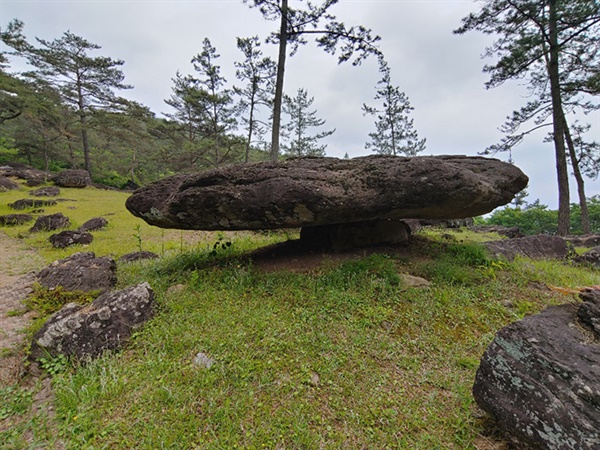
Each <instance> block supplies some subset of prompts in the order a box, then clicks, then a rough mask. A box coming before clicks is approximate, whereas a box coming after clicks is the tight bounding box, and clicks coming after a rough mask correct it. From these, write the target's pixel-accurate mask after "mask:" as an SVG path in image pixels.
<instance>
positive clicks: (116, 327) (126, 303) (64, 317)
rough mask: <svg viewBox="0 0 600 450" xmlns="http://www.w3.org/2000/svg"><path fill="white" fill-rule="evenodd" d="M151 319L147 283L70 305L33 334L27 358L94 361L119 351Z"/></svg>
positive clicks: (151, 293) (152, 299) (150, 294)
mask: <svg viewBox="0 0 600 450" xmlns="http://www.w3.org/2000/svg"><path fill="white" fill-rule="evenodd" d="M153 315H154V292H153V291H152V289H151V288H150V285H148V283H141V284H138V285H137V286H133V287H129V288H127V289H123V290H121V291H116V292H108V293H105V294H103V295H101V296H100V297H98V298H97V299H96V300H94V301H93V302H92V303H91V304H90V305H87V306H83V305H78V304H75V303H69V304H68V305H66V306H65V307H64V308H63V309H61V310H60V311H59V312H57V313H55V314H54V315H52V316H51V317H50V318H49V319H48V321H47V322H46V323H45V324H44V325H43V326H42V328H41V329H40V330H39V331H38V332H37V333H35V335H34V337H33V342H32V345H31V356H30V357H31V358H32V359H34V360H35V359H38V358H41V357H46V356H47V355H50V356H57V355H61V354H62V355H66V356H70V357H74V358H76V359H77V360H80V361H85V360H89V359H92V358H96V357H98V356H99V355H100V354H102V352H104V351H106V350H117V349H119V348H120V347H122V346H123V344H124V343H125V342H126V341H127V340H128V339H129V338H130V337H131V334H132V333H133V332H134V331H135V330H137V329H139V328H140V327H141V326H142V325H143V324H144V323H145V322H146V321H148V320H149V319H150V318H151V317H152V316H153Z"/></svg>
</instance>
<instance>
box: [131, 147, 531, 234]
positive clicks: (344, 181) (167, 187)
mask: <svg viewBox="0 0 600 450" xmlns="http://www.w3.org/2000/svg"><path fill="white" fill-rule="evenodd" d="M527 181H528V178H527V177H526V176H525V175H524V174H523V173H522V172H521V171H520V170H519V169H518V168H517V167H515V166H514V165H512V164H507V163H504V162H502V161H499V160H496V159H489V158H482V157H467V156H431V157H414V158H404V157H393V156H368V157H363V158H354V159H349V160H346V159H335V158H299V159H288V160H284V161H279V162H264V163H256V164H247V165H240V166H229V167H224V168H221V169H215V170H209V171H206V172H202V173H199V174H193V175H176V176H173V177H169V178H165V179H163V180H160V181H157V182H155V183H152V184H150V185H148V186H145V187H143V188H141V189H138V190H137V191H135V192H134V193H133V195H132V196H131V197H129V198H128V199H127V202H126V206H127V209H128V210H129V211H130V212H131V213H132V214H134V215H135V216H137V217H140V218H142V219H144V220H145V221H146V222H148V223H150V224H152V225H156V226H159V227H163V228H178V229H193V230H244V229H250V230H256V229H277V228H297V227H314V226H321V225H332V224H343V223H353V222H363V221H371V220H384V219H385V220H387V219H391V220H396V219H403V218H414V219H421V218H425V219H459V218H466V217H473V216H477V215H480V214H485V213H487V212H490V211H492V210H493V209H494V208H496V207H498V206H500V205H504V204H506V203H508V202H510V201H511V200H512V198H513V197H514V195H515V194H516V193H517V192H519V191H520V190H521V189H523V188H524V187H525V186H526V184H527Z"/></svg>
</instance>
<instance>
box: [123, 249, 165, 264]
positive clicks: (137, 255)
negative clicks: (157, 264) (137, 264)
mask: <svg viewBox="0 0 600 450" xmlns="http://www.w3.org/2000/svg"><path fill="white" fill-rule="evenodd" d="M157 258H158V255H157V254H156V253H154V252H149V251H141V252H132V253H126V254H125V255H123V256H121V257H120V258H119V262H134V261H141V260H143V259H157Z"/></svg>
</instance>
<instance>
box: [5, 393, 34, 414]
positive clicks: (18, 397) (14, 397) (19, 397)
mask: <svg viewBox="0 0 600 450" xmlns="http://www.w3.org/2000/svg"><path fill="white" fill-rule="evenodd" d="M32 402H33V393H32V392H30V391H28V390H26V389H22V388H19V387H16V386H7V387H1V386H0V420H4V419H7V418H9V417H10V416H14V415H18V414H24V413H26V412H27V411H29V408H30V407H31V403H32Z"/></svg>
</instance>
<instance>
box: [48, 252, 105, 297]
mask: <svg viewBox="0 0 600 450" xmlns="http://www.w3.org/2000/svg"><path fill="white" fill-rule="evenodd" d="M37 280H38V282H39V283H40V285H42V286H43V287H45V288H54V287H57V286H61V287H62V288H63V289H65V290H67V291H84V292H92V291H101V292H105V291H107V290H108V289H110V288H112V287H114V286H115V285H116V284H117V265H116V263H115V261H114V260H113V259H112V258H109V257H107V256H105V257H101V258H97V257H96V255H95V254H94V252H83V253H75V254H74V255H71V256H69V257H68V258H65V259H61V260H58V261H54V262H53V263H52V264H50V265H49V266H48V267H46V268H45V269H43V270H42V271H41V272H40V273H38V274H37Z"/></svg>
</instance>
